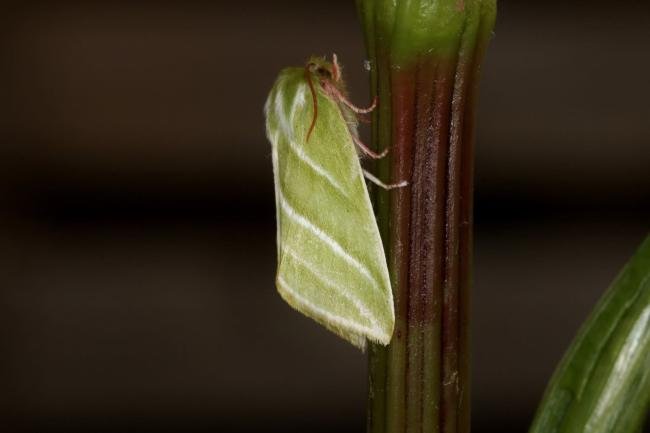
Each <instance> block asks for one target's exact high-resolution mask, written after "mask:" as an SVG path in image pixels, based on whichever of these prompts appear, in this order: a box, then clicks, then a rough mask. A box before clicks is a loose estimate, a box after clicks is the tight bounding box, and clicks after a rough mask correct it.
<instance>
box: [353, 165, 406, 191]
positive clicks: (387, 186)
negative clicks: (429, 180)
mask: <svg viewBox="0 0 650 433" xmlns="http://www.w3.org/2000/svg"><path fill="white" fill-rule="evenodd" d="M363 175H364V176H365V178H366V179H368V180H369V181H370V182H372V183H374V184H375V185H377V186H378V187H380V188H383V189H385V190H391V189H395V188H403V187H405V186H406V185H408V184H409V183H408V182H407V181H405V180H403V181H401V182H398V183H388V184H386V183H384V182H382V181H381V180H379V179H377V178H376V177H375V176H373V175H372V174H371V173H370V172H369V171H367V170H363Z"/></svg>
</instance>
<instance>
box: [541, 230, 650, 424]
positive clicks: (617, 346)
mask: <svg viewBox="0 0 650 433" xmlns="http://www.w3.org/2000/svg"><path fill="white" fill-rule="evenodd" d="M649 408H650V237H648V238H646V240H645V241H644V242H643V244H642V245H641V247H640V248H639V250H638V251H637V253H636V254H635V255H634V257H632V259H631V260H630V262H628V264H627V265H626V266H625V268H624V269H623V271H622V272H621V273H620V275H619V276H618V278H616V280H615V281H614V283H613V284H612V286H611V287H610V288H609V290H608V291H607V293H605V295H604V296H603V298H602V299H601V300H600V302H599V303H598V305H597V306H596V308H595V309H594V311H593V312H592V313H591V316H590V317H589V318H588V319H587V321H586V322H585V324H584V325H583V326H582V328H581V330H580V331H579V333H578V336H577V337H576V339H575V340H574V342H573V344H572V345H571V347H570V348H569V350H568V352H567V353H566V354H565V356H564V359H563V360H562V362H561V363H560V365H559V366H558V368H557V370H556V372H555V374H554V375H553V378H552V379H551V382H550V384H549V386H548V388H547V390H546V393H545V395H544V398H543V400H542V403H541V405H540V407H539V409H538V411H537V415H536V417H535V420H534V422H533V425H532V427H531V429H530V433H578V432H579V433H630V432H634V431H641V429H642V424H643V420H644V418H645V415H646V414H647V412H648V409H649Z"/></svg>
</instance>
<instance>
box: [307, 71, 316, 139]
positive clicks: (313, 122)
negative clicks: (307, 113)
mask: <svg viewBox="0 0 650 433" xmlns="http://www.w3.org/2000/svg"><path fill="white" fill-rule="evenodd" d="M310 66H311V64H309V65H307V66H305V77H306V78H307V84H309V91H310V92H311V97H312V100H313V101H314V116H313V117H312V119H311V125H309V131H308V132H307V140H305V141H309V137H310V136H311V133H312V131H313V130H314V127H315V126H316V118H318V96H317V95H316V89H314V83H313V82H312V80H311V71H310V70H309V67H310Z"/></svg>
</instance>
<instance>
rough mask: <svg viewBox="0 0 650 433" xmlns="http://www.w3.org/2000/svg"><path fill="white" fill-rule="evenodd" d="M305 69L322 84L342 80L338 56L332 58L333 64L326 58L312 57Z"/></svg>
mask: <svg viewBox="0 0 650 433" xmlns="http://www.w3.org/2000/svg"><path fill="white" fill-rule="evenodd" d="M305 68H306V69H307V71H309V72H310V73H311V74H314V75H315V76H316V77H317V78H318V79H319V80H320V81H321V82H322V81H333V82H338V81H340V79H341V67H340V66H339V64H338V61H337V58H336V54H334V55H333V56H332V61H331V62H330V61H328V60H327V59H325V58H324V57H312V58H310V59H309V60H308V61H307V65H305Z"/></svg>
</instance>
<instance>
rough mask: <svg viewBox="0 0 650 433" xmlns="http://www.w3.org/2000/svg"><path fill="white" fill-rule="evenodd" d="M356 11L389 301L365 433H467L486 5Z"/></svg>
mask: <svg viewBox="0 0 650 433" xmlns="http://www.w3.org/2000/svg"><path fill="white" fill-rule="evenodd" d="M393 3H395V2H387V1H381V0H358V1H357V5H358V7H359V14H360V17H361V19H362V22H363V24H364V29H365V36H366V44H367V47H368V52H369V57H370V61H371V65H372V70H371V86H372V92H373V94H374V95H378V97H379V101H380V102H379V109H378V110H377V112H376V113H375V114H374V118H373V143H374V145H375V146H376V148H377V149H384V148H390V153H389V156H388V157H387V158H385V160H383V161H382V162H380V163H379V164H378V167H377V169H378V175H379V176H380V177H381V178H382V179H384V180H386V181H388V182H393V183H394V182H399V181H402V180H407V181H408V182H409V186H407V187H405V188H399V189H394V190H392V191H390V192H386V191H377V192H376V194H375V201H376V207H377V219H378V224H379V228H380V232H381V234H382V239H383V240H384V243H385V250H386V253H387V258H388V265H389V269H390V273H391V283H392V287H393V295H394V299H395V314H396V323H395V332H394V334H393V340H392V342H391V344H390V345H389V346H388V347H387V348H383V347H379V346H373V347H371V349H370V351H369V375H370V396H369V410H368V431H369V432H371V433H402V432H408V433H420V432H421V433H430V432H441V433H456V432H469V335H468V326H469V323H468V322H469V289H470V280H471V256H472V232H471V230H472V191H473V186H472V185H473V140H474V132H473V129H474V128H473V127H474V120H473V117H474V109H475V105H476V86H477V82H478V72H479V68H480V62H481V58H482V56H483V53H484V51H485V46H486V44H487V42H488V40H489V36H490V34H491V30H492V27H493V24H494V17H495V10H496V5H495V0H473V1H472V0H465V1H464V2H463V1H459V0H438V1H433V0H421V1H406V0H403V1H399V0H398V1H397V2H396V4H393Z"/></svg>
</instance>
